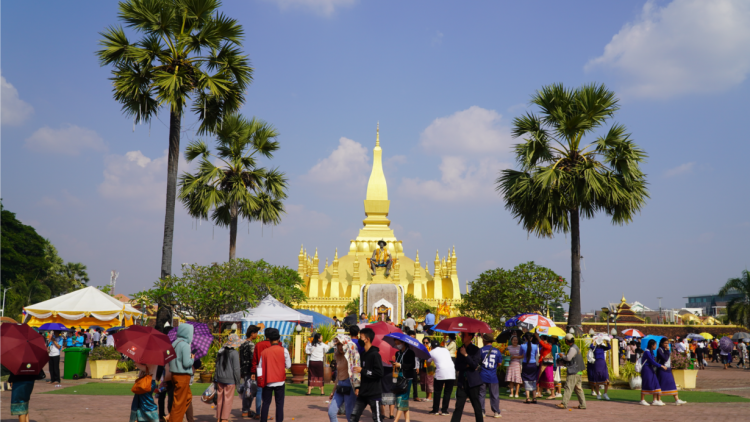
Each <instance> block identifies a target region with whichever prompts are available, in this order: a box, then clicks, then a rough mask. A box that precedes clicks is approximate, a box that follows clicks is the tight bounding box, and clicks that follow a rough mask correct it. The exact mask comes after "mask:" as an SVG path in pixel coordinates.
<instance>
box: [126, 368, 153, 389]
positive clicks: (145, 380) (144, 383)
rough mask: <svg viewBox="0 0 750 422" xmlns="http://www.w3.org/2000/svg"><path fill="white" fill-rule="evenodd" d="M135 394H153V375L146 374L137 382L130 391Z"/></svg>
mask: <svg viewBox="0 0 750 422" xmlns="http://www.w3.org/2000/svg"><path fill="white" fill-rule="evenodd" d="M130 391H131V392H132V393H133V394H147V393H150V392H151V374H148V373H147V374H146V375H144V376H142V377H140V378H138V379H137V380H135V383H134V384H133V387H132V388H131V389H130Z"/></svg>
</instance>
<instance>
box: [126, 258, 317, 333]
mask: <svg viewBox="0 0 750 422" xmlns="http://www.w3.org/2000/svg"><path fill="white" fill-rule="evenodd" d="M301 286H302V279H301V278H300V277H299V275H298V274H297V271H295V270H292V269H290V268H288V267H279V266H275V265H271V264H269V263H267V262H265V261H263V260H260V261H250V260H247V259H232V260H230V261H228V262H225V263H223V264H215V265H207V266H200V265H195V264H193V265H189V266H188V265H183V267H182V275H181V276H172V277H168V278H164V279H161V280H158V281H157V282H156V283H155V284H154V286H153V288H152V289H150V290H146V291H142V292H138V293H136V294H134V295H133V297H136V298H139V299H138V300H139V301H143V302H144V303H148V304H150V303H164V304H167V305H168V306H171V308H172V310H173V311H174V313H175V315H179V316H181V317H182V318H187V317H188V316H189V317H191V318H194V319H195V320H196V321H200V322H206V323H208V322H213V321H217V320H218V318H219V316H220V315H223V314H230V313H234V312H239V311H243V310H245V309H248V308H250V307H254V306H257V304H258V302H259V301H260V300H261V299H263V298H264V297H266V295H269V294H270V295H272V296H273V297H275V298H276V299H278V300H279V301H280V302H282V303H285V304H287V305H293V304H295V303H301V302H304V301H306V300H307V297H306V296H305V294H304V293H303V292H302V290H301V289H300V287H301Z"/></svg>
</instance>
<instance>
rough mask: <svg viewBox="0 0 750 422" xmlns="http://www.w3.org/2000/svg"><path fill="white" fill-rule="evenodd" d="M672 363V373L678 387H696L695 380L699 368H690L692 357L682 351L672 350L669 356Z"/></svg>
mask: <svg viewBox="0 0 750 422" xmlns="http://www.w3.org/2000/svg"><path fill="white" fill-rule="evenodd" d="M669 360H670V363H671V365H672V375H673V376H674V382H675V384H677V389H678V390H679V389H685V388H695V381H696V378H698V370H697V369H690V368H689V366H690V359H688V357H687V356H685V355H684V354H682V353H677V352H676V351H673V352H672V355H671V356H670V358H669Z"/></svg>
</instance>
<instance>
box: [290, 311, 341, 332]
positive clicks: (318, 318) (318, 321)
mask: <svg viewBox="0 0 750 422" xmlns="http://www.w3.org/2000/svg"><path fill="white" fill-rule="evenodd" d="M295 311H297V312H299V313H301V314H305V315H309V316H311V317H313V322H312V326H313V327H319V326H321V325H333V320H332V319H331V318H328V317H327V316H325V315H323V314H321V313H319V312H315V311H311V310H309V309H295ZM300 325H302V326H303V327H308V328H311V327H310V324H309V323H304V324H300Z"/></svg>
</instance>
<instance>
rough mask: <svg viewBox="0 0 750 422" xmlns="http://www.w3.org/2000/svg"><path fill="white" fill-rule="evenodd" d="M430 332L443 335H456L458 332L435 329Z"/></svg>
mask: <svg viewBox="0 0 750 422" xmlns="http://www.w3.org/2000/svg"><path fill="white" fill-rule="evenodd" d="M432 331H434V332H436V333H443V334H458V331H445V330H439V329H437V328H433V329H432Z"/></svg>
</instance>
